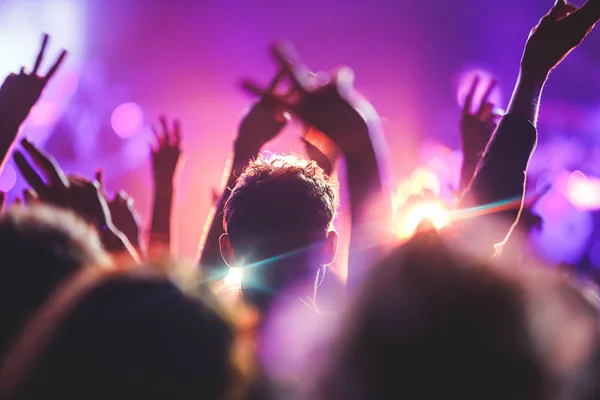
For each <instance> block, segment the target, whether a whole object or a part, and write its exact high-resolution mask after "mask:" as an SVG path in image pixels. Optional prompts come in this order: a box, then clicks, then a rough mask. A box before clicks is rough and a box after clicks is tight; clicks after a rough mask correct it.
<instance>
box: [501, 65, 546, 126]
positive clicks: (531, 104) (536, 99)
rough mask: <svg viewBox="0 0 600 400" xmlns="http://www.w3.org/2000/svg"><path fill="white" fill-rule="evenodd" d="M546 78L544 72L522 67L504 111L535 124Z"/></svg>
mask: <svg viewBox="0 0 600 400" xmlns="http://www.w3.org/2000/svg"><path fill="white" fill-rule="evenodd" d="M546 78H547V76H546V75H545V74H539V73H534V72H528V71H527V70H523V69H522V70H521V71H520V72H519V77H518V79H517V84H516V85H515V90H514V92H513V95H512V97H511V100H510V103H509V105H508V109H507V112H506V113H507V114H511V115H518V116H520V117H522V118H525V119H526V120H528V121H529V122H531V124H533V126H536V125H537V119H538V113H539V107H540V99H541V96H542V91H543V89H544V84H545V82H546Z"/></svg>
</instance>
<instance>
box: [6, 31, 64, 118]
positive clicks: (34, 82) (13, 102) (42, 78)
mask: <svg viewBox="0 0 600 400" xmlns="http://www.w3.org/2000/svg"><path fill="white" fill-rule="evenodd" d="M49 40H50V37H49V36H48V35H47V34H45V35H44V37H43V40H42V47H41V49H40V52H39V53H38V55H37V58H36V60H35V64H34V65H33V69H32V70H31V72H26V71H25V67H22V68H21V71H20V72H19V73H18V74H10V75H9V76H8V77H7V78H6V80H5V81H4V83H3V84H2V87H0V115H2V116H6V117H10V118H12V119H17V120H18V121H19V124H20V123H22V122H23V120H24V119H25V117H26V116H27V114H29V111H30V110H31V108H32V107H33V105H34V104H35V103H36V102H37V101H38V99H39V98H40V96H41V94H42V91H43V90H44V88H45V87H46V85H47V84H48V81H49V80H50V79H52V77H53V76H54V75H55V74H56V71H58V68H59V67H60V66H61V64H62V63H63V61H64V60H65V57H66V55H67V51H66V50H63V51H62V52H61V53H60V55H59V56H58V58H57V60H56V61H55V62H54V64H53V65H52V67H50V69H49V70H48V72H47V73H46V75H41V74H40V73H39V70H40V66H41V64H42V61H43V59H44V54H45V52H46V47H47V46H48V42H49Z"/></svg>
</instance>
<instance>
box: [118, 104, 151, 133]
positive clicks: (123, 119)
mask: <svg viewBox="0 0 600 400" xmlns="http://www.w3.org/2000/svg"><path fill="white" fill-rule="evenodd" d="M110 124H111V126H112V128H113V130H114V131H115V133H116V134H117V135H118V136H119V137H121V138H123V139H126V138H129V137H131V136H133V135H135V134H136V133H138V132H139V131H140V129H141V128H142V125H143V124H144V113H143V111H142V108H141V107H140V106H139V105H137V104H136V103H123V104H121V105H120V106H118V107H117V108H115V111H113V113H112V116H111V117H110Z"/></svg>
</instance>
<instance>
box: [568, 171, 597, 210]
mask: <svg viewBox="0 0 600 400" xmlns="http://www.w3.org/2000/svg"><path fill="white" fill-rule="evenodd" d="M567 198H568V199H569V201H570V202H571V204H573V206H575V208H577V209H580V210H595V209H599V208H600V179H598V178H588V177H587V176H585V175H584V174H583V173H582V172H580V171H575V172H573V173H571V175H569V178H568V179H567Z"/></svg>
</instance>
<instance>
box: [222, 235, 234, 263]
mask: <svg viewBox="0 0 600 400" xmlns="http://www.w3.org/2000/svg"><path fill="white" fill-rule="evenodd" d="M219 248H220V250H221V257H223V261H225V264H227V265H228V266H230V267H232V268H235V267H237V266H238V265H237V258H236V256H235V252H234V251H233V247H232V246H231V241H230V240H229V236H228V235H227V234H226V233H224V234H222V235H221V237H220V238H219Z"/></svg>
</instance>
